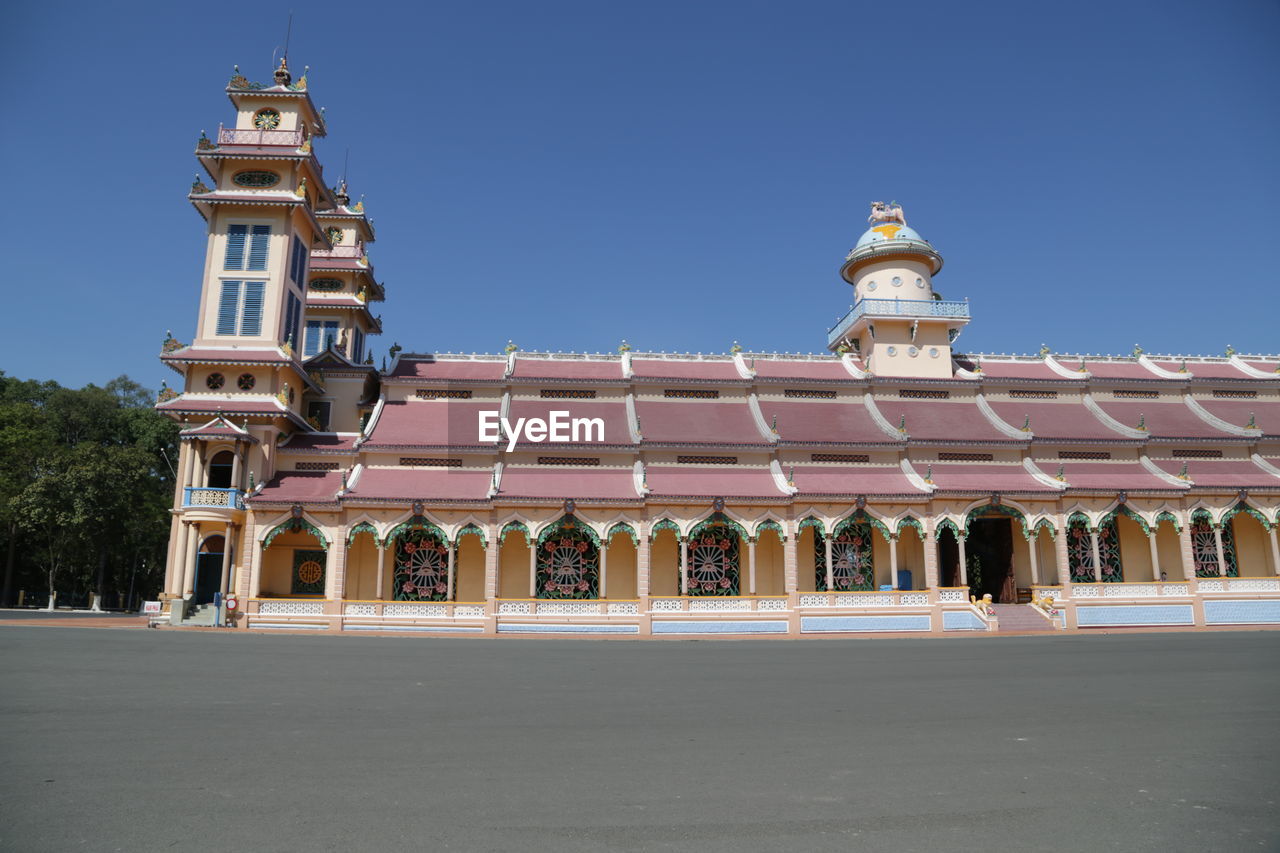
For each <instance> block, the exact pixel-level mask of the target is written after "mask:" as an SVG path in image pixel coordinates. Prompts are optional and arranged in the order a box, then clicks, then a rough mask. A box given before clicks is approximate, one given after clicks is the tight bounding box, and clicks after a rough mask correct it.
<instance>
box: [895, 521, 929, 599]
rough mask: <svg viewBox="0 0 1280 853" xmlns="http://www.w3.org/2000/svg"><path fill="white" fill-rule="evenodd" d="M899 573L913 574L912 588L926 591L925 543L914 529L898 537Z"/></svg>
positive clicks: (903, 532) (908, 529) (906, 530)
mask: <svg viewBox="0 0 1280 853" xmlns="http://www.w3.org/2000/svg"><path fill="white" fill-rule="evenodd" d="M898 571H900V572H901V571H909V572H911V588H912V589H924V588H925V579H924V543H923V542H921V541H920V536H919V535H918V534H917V533H916V531H915V530H914V529H913V528H906V529H905V530H903V531H902V533H901V534H900V535H899V536H898Z"/></svg>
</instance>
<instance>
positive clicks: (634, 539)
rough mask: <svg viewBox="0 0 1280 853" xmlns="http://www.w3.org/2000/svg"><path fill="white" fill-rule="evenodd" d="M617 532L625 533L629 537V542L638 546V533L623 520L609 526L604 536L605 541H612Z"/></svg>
mask: <svg viewBox="0 0 1280 853" xmlns="http://www.w3.org/2000/svg"><path fill="white" fill-rule="evenodd" d="M619 533H625V534H626V535H627V536H629V537H630V538H631V544H632V545H634V546H636V547H637V548H639V547H640V535H639V534H638V533H636V529H635V528H634V527H632V526H631V525H630V524H628V523H627V522H625V521H619V522H617V523H616V524H614V525H613V526H612V527H610V528H609V531H608V532H607V533H606V534H605V536H604V538H605V541H606V542H612V541H613V537H614V536H615V535H617V534H619Z"/></svg>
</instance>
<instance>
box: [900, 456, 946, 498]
mask: <svg viewBox="0 0 1280 853" xmlns="http://www.w3.org/2000/svg"><path fill="white" fill-rule="evenodd" d="M898 468H899V470H901V471H902V474H903V476H905V477H906V478H907V482H909V483H910V484H911V485H913V486H915V487H916V488H917V489H919V490H920V491H922V492H924V493H925V494H933V493H934V492H936V491H937V490H938V487H937V485H936V484H934V482H933V466H932V465H930V466H929V468H928V471H927V473H926V474H925V476H924V477H921V476H920V475H919V474H917V473H916V469H915V468H914V467H912V465H911V460H910V459H908V458H907V457H905V456H904V457H902V458H901V459H899V460H898Z"/></svg>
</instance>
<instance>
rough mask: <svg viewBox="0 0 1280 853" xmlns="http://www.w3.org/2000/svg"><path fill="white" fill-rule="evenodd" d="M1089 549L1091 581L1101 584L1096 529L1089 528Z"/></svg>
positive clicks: (1100, 561) (1100, 562) (1100, 564)
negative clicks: (1090, 552)
mask: <svg viewBox="0 0 1280 853" xmlns="http://www.w3.org/2000/svg"><path fill="white" fill-rule="evenodd" d="M1089 548H1090V549H1091V550H1092V552H1093V580H1094V583H1102V559H1101V557H1100V556H1099V554H1098V528H1096V527H1090V528H1089Z"/></svg>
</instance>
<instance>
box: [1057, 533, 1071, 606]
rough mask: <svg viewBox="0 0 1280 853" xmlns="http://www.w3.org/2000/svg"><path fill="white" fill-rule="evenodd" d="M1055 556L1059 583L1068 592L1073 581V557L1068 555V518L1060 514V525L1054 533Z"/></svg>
mask: <svg viewBox="0 0 1280 853" xmlns="http://www.w3.org/2000/svg"><path fill="white" fill-rule="evenodd" d="M1053 557H1054V560H1056V561H1057V563H1058V583H1060V584H1062V588H1063V592H1064V593H1065V592H1066V589H1067V584H1069V583H1071V559H1070V558H1069V557H1068V556H1067V520H1066V518H1065V517H1063V516H1058V526H1057V528H1056V529H1055V530H1054V533H1053Z"/></svg>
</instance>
